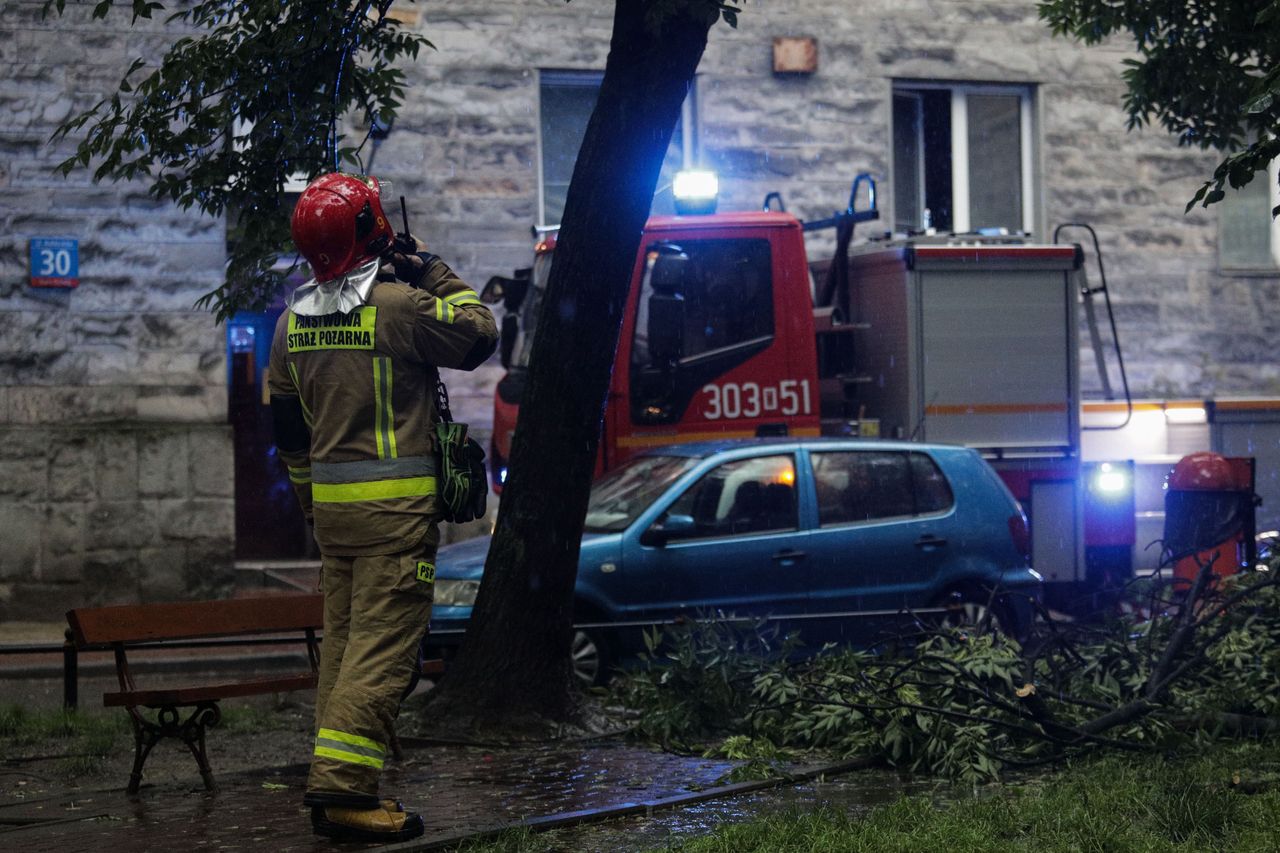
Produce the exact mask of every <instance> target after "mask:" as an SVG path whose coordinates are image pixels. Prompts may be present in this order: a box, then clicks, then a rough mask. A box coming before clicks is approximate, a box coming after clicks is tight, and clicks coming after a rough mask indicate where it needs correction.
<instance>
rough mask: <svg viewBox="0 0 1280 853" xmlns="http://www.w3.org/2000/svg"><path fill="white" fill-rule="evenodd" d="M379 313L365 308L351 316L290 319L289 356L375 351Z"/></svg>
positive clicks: (331, 315)
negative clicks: (314, 352)
mask: <svg viewBox="0 0 1280 853" xmlns="http://www.w3.org/2000/svg"><path fill="white" fill-rule="evenodd" d="M377 320H378V309H377V306H374V305H362V306H361V307H359V308H357V309H356V310H354V311H352V312H351V313H349V314H325V315H324V316H323V317H307V316H302V315H298V314H290V315H289V333H288V335H287V336H286V338H285V343H286V344H288V347H289V352H311V351H313V350H324V349H373V348H374V345H375V344H376V343H377V341H376V338H375V335H374V332H375V326H376V324H377Z"/></svg>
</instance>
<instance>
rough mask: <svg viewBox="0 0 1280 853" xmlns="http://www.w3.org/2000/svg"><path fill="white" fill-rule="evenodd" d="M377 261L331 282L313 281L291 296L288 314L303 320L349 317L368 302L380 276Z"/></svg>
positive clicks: (299, 287) (369, 262)
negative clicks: (306, 318) (329, 315)
mask: <svg viewBox="0 0 1280 853" xmlns="http://www.w3.org/2000/svg"><path fill="white" fill-rule="evenodd" d="M381 263H382V262H381V261H380V260H378V259H377V258H374V259H372V260H369V261H366V262H365V263H363V264H361V265H360V266H358V267H356V268H355V269H353V270H352V271H351V272H349V273H347V274H346V275H344V276H342V277H341V278H335V279H332V280H330V281H316V280H315V279H314V278H313V279H311V280H310V281H308V282H307V283H306V284H301V285H299V286H298V289H297V290H295V291H294V292H293V293H291V294H289V297H288V299H287V300H286V302H287V303H288V305H289V310H290V311H292V312H293V313H295V314H301V315H303V316H304V317H323V316H324V315H325V314H334V313H337V314H348V313H350V312H351V311H354V310H355V309H356V308H359V307H360V306H361V305H363V304H365V303H366V302H367V301H369V291H371V290H373V283H374V281H375V280H376V279H377V276H378V266H379V265H380V264H381Z"/></svg>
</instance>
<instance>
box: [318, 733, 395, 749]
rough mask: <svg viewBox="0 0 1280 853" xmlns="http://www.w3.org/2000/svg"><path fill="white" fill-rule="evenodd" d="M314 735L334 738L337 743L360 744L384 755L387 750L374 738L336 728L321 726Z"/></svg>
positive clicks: (328, 738) (327, 738)
mask: <svg viewBox="0 0 1280 853" xmlns="http://www.w3.org/2000/svg"><path fill="white" fill-rule="evenodd" d="M316 737H317V738H323V739H325V740H336V741H337V742H338V743H345V744H350V745H351V746H362V747H364V748H365V749H371V750H373V751H374V752H376V753H378V754H379V755H384V754H386V751H387V748H386V747H384V746H383V745H382V744H380V743H378V742H377V741H376V740H372V739H370V738H367V737H361V736H360V735H351V734H347V733H346V732H340V731H338V730H337V729H324V728H322V729H320V730H319V731H317V732H316Z"/></svg>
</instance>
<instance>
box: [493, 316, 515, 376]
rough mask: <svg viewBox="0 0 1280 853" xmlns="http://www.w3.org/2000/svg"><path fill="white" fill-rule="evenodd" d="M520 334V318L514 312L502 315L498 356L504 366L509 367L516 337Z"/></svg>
mask: <svg viewBox="0 0 1280 853" xmlns="http://www.w3.org/2000/svg"><path fill="white" fill-rule="evenodd" d="M519 334H520V319H519V318H518V317H517V316H516V315H515V314H514V313H508V314H504V315H503V316H502V330H501V331H500V332H499V334H498V358H499V359H500V360H501V361H502V366H503V367H504V368H510V367H511V357H512V355H513V354H514V353H515V351H516V337H517V336H519Z"/></svg>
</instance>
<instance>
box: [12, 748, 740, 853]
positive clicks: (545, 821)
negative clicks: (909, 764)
mask: <svg viewBox="0 0 1280 853" xmlns="http://www.w3.org/2000/svg"><path fill="white" fill-rule="evenodd" d="M733 767H734V763H733V762H728V761H717V760H710V759H702V758H696V757H687V756H676V755H670V754H666V753H661V752H656V751H651V750H647V749H643V748H640V747H636V746H633V745H628V744H625V743H621V742H615V741H595V742H590V743H587V744H583V745H580V746H576V747H575V746H565V745H559V746H555V747H544V748H534V749H503V750H497V749H485V748H479V747H458V746H416V747H409V748H406V749H405V757H404V760H402V761H401V762H399V763H398V764H396V765H395V766H389V767H388V770H387V771H386V773H385V774H384V777H383V790H384V792H385V793H388V794H395V795H396V796H399V797H401V798H402V799H403V800H404V801H405V803H406V805H407V806H408V807H410V808H413V809H417V810H419V811H420V812H421V813H422V815H423V819H424V821H425V822H426V825H427V832H426V835H425V836H424V837H423V838H421V839H418V840H416V841H414V842H409V843H406V844H403V845H398V846H396V847H395V848H384V849H404V850H421V849H431V848H433V847H437V846H443V845H445V844H448V843H456V842H457V841H460V840H462V839H463V838H466V837H468V836H472V835H475V834H483V833H487V832H491V831H494V830H497V829H500V828H503V827H509V826H515V825H519V824H522V823H526V824H530V825H535V826H546V825H551V824H556V823H560V822H575V821H576V820H578V819H580V818H582V817H584V816H593V817H598V816H600V813H601V812H602V811H603V812H606V813H609V814H621V813H632V814H636V813H638V814H641V815H645V814H648V813H651V812H652V811H653V810H654V809H655V808H659V809H660V808H662V807H663V806H664V804H666V803H667V801H669V800H671V798H682V797H686V796H688V795H691V794H695V793H697V794H701V795H702V796H710V795H713V794H714V793H716V790H715V789H717V788H722V789H724V793H725V794H729V793H732V792H734V791H735V790H739V789H740V788H734V787H732V786H729V787H726V786H725V785H724V783H723V782H722V781H720V780H721V777H723V776H724V774H725V773H727V772H728V771H729V770H731V769H732V768H733ZM215 771H216V765H215ZM193 775H194V774H193ZM305 776H306V766H305V765H304V764H297V765H292V766H288V767H284V768H277V769H273V770H270V771H251V772H243V773H240V774H237V775H230V776H226V777H220V778H219V784H220V790H219V791H218V792H217V793H216V794H209V793H206V792H204V791H203V790H196V789H193V788H192V787H191V786H190V785H187V784H181V783H180V784H174V783H173V782H171V781H169V782H165V783H163V784H157V785H144V787H143V789H142V791H141V792H140V794H139V795H138V796H137V797H133V798H130V797H128V796H126V795H125V793H124V792H123V790H122V788H123V785H121V786H120V787H116V788H102V789H96V790H91V791H86V790H78V791H75V792H68V793H64V794H56V793H50V794H48V795H47V796H43V797H41V798H38V799H29V800H12V799H6V800H5V801H4V802H3V803H0V848H2V849H6V850H22V851H31V853H39V851H65V853H75V852H76V851H95V853H97V851H102V850H112V851H157V850H218V851H234V850H271V851H276V853H285V852H286V851H310V850H331V849H344V850H351V849H361V846H360V845H356V846H355V847H353V846H352V845H349V844H348V845H342V846H341V847H340V848H337V846H336V845H331V844H329V843H328V842H326V841H324V840H322V839H318V838H316V837H315V836H314V835H312V834H311V832H310V827H309V823H308V816H307V813H306V811H305V810H304V809H303V807H302V806H301V797H302V791H303V784H304V781H305ZM122 781H123V780H122ZM195 784H198V777H197V779H196V780H195ZM700 808H707V807H705V806H703V807H700ZM657 843H661V842H660V841H658V842H657ZM613 849H617V848H616V847H615V848H613Z"/></svg>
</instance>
